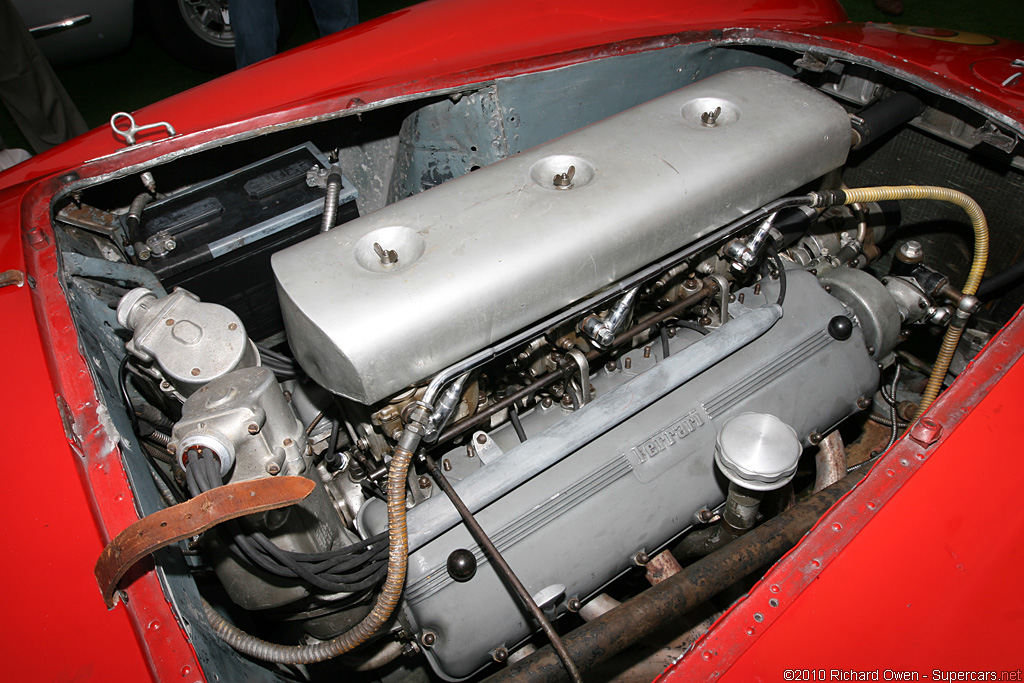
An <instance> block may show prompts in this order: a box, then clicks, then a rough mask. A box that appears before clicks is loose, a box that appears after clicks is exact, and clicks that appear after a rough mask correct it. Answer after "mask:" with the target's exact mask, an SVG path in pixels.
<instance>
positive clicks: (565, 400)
mask: <svg viewBox="0 0 1024 683" xmlns="http://www.w3.org/2000/svg"><path fill="white" fill-rule="evenodd" d="M562 405H563V406H565V407H566V408H568V407H570V406H572V396H570V395H569V392H568V391H567V392H565V393H564V394H562Z"/></svg>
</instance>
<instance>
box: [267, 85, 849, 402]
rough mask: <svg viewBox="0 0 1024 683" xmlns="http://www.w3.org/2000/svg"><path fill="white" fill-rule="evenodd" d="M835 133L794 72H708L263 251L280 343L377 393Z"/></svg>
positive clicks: (589, 289) (729, 200) (561, 297)
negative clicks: (268, 257) (274, 291)
mask: <svg viewBox="0 0 1024 683" xmlns="http://www.w3.org/2000/svg"><path fill="white" fill-rule="evenodd" d="M717 108H720V109H721V111H720V113H719V114H718V117H717V120H716V121H715V123H714V125H705V123H704V122H703V121H702V115H703V114H705V113H708V112H714V111H715V110H716V109H717ZM849 142H850V123H849V117H848V116H847V114H846V112H845V111H844V110H843V108H842V107H840V106H839V105H838V104H836V103H835V102H834V101H832V100H831V99H829V98H828V97H826V96H824V95H822V94H821V93H819V92H817V91H815V90H814V89H812V88H810V87H808V86H806V85H804V84H802V83H799V82H798V81H796V80H794V79H792V78H789V77H787V76H784V75H782V74H779V73H777V72H774V71H770V70H767V69H761V68H743V69H736V70H733V71H728V72H725V73H722V74H719V75H716V76H712V77H710V78H707V79H705V80H703V81H700V82H698V83H695V84H693V85H690V86H688V87H686V88H683V89H681V90H678V91H676V92H673V93H670V94H668V95H665V96H664V97H660V98H658V99H655V100H652V101H651V102H647V103H645V104H642V105H640V106H638V107H635V108H633V109H630V110H628V111H625V112H623V113H621V114H618V115H616V116H613V117H611V118H608V119H606V120H604V121H601V122H599V123H597V124H594V125H592V126H589V127H587V128H583V129H581V130H579V131H576V132H574V133H571V134H569V135H566V136H564V137H562V138H558V139H556V140H553V141H551V142H549V143H546V144H544V145H541V146H539V147H537V148H534V149H532V150H529V151H527V152H524V153H522V154H519V155H517V156H514V157H511V158H509V159H505V160H504V161H501V162H498V163H496V164H492V165H490V166H487V167H485V168H482V169H480V170H478V171H475V172H473V173H470V174H468V175H466V176H463V177H461V178H458V179H455V180H452V181H450V182H447V183H445V184H443V185H441V186H439V187H436V188H434V189H432V190H430V191H429V192H424V193H422V194H419V195H416V196H413V197H411V198H409V199H406V200H404V201H401V202H398V203H396V204H393V205H391V206H388V207H385V208H384V209H381V210H380V211H377V212H376V213H373V214H371V215H368V216H365V217H362V218H360V219H358V220H354V221H351V222H349V223H347V224H345V225H344V226H342V227H339V228H337V229H334V230H332V231H330V232H328V233H325V234H323V235H319V236H316V237H313V238H311V239H309V240H307V241H305V242H303V243H301V244H297V245H295V246H293V247H290V248H288V249H285V250H283V251H281V252H279V253H277V254H275V255H274V257H273V269H274V274H275V277H276V279H277V285H278V293H279V297H280V301H281V310H282V314H283V317H284V321H285V327H286V329H287V332H288V338H289V341H290V344H291V347H292V350H293V351H294V353H295V355H296V358H297V359H298V361H299V363H300V364H301V365H302V367H303V369H304V370H305V371H306V372H307V373H308V374H309V376H310V377H311V378H312V379H314V380H315V381H316V382H318V383H319V384H321V385H323V386H324V387H325V388H327V389H328V390H330V391H332V392H334V393H337V394H340V395H342V396H346V397H348V398H351V399H353V400H356V401H359V402H362V403H373V402H375V401H378V400H380V399H383V398H385V397H387V396H390V395H392V394H394V393H396V392H399V391H402V390H404V389H406V388H407V387H408V386H410V385H412V384H414V383H416V382H418V381H420V380H423V379H424V378H426V377H428V376H430V375H431V374H433V373H435V372H437V371H439V370H441V369H443V368H445V367H447V366H448V365H450V364H452V363H454V362H456V361H458V360H461V359H463V358H465V357H467V356H469V355H471V354H472V353H474V352H476V351H478V350H479V349H481V348H484V347H486V346H488V345H489V344H492V343H494V342H496V341H498V340H501V339H503V338H504V337H507V336H508V335H510V334H512V333H514V332H516V331H518V330H520V329H523V328H524V327H526V326H528V325H530V324H531V323H534V322H536V321H538V320H540V319H542V318H544V317H545V316H547V315H549V314H551V313H554V312H555V311H558V310H559V309H562V308H563V307H565V306H567V305H569V304H571V303H573V302H576V301H578V300H580V299H581V298H583V297H585V296H587V295H589V294H591V293H593V292H595V291H597V290H599V289H601V288H602V287H605V286H607V285H610V284H612V283H614V282H616V281H618V280H620V279H621V278H623V277H624V276H626V275H628V274H630V273H632V272H634V271H636V270H637V269H639V268H641V267H642V266H644V265H646V264H648V263H650V262H652V261H654V260H656V259H658V258H659V257H661V256H664V255H665V254H668V253H671V252H673V251H675V250H677V249H680V248H682V247H685V246H686V245H688V244H690V243H692V242H694V241H695V240H697V239H699V238H700V237H701V236H703V235H705V234H707V233H708V232H709V231H711V230H713V229H716V228H719V227H721V226H722V225H724V224H725V223H727V222H729V221H731V220H734V219H737V218H739V217H741V216H743V215H745V214H746V213H748V212H750V211H752V210H754V209H756V208H758V207H760V206H762V205H763V204H765V203H767V202H768V201H770V200H773V199H775V198H777V197H779V196H780V195H783V194H786V193H788V192H791V191H793V190H795V189H796V188H798V187H800V186H802V185H804V184H806V183H808V182H810V181H812V180H814V179H816V178H818V177H820V176H821V175H823V174H825V173H826V172H828V171H831V170H833V169H835V168H837V167H839V166H840V165H842V163H843V162H844V161H845V160H846V154H847V150H848V149H849ZM570 166H573V167H574V168H575V176H574V178H573V181H572V186H571V187H570V188H568V189H558V188H556V187H555V186H554V182H553V179H554V176H555V174H558V173H563V172H566V171H567V170H568V168H569V167H570ZM375 244H377V245H380V247H381V248H382V250H384V251H390V250H393V251H394V252H396V254H397V262H395V263H392V264H384V263H382V262H381V258H380V257H379V256H378V253H377V252H376V250H375V247H374V245H375Z"/></svg>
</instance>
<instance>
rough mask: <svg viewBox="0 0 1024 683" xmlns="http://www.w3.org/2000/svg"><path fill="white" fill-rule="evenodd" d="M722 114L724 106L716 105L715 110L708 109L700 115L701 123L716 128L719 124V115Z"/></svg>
mask: <svg viewBox="0 0 1024 683" xmlns="http://www.w3.org/2000/svg"><path fill="white" fill-rule="evenodd" d="M721 115H722V108H721V107H715V110H714V111H706V112H704V113H703V114H701V115H700V123H701V125H702V126H707V127H708V128H714V127H715V126H717V125H718V117H719V116H721Z"/></svg>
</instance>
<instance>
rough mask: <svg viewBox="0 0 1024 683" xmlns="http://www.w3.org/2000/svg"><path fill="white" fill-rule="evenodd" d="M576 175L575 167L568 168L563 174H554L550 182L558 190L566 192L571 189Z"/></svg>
mask: <svg viewBox="0 0 1024 683" xmlns="http://www.w3.org/2000/svg"><path fill="white" fill-rule="evenodd" d="M575 175H576V167H575V166H570V167H569V168H568V170H566V172H565V173H556V174H555V178H554V180H553V181H552V182H553V183H554V186H555V187H556V188H557V189H559V190H568V189H569V188H570V187H572V179H573V177H574V176H575Z"/></svg>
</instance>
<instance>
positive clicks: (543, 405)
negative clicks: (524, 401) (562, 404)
mask: <svg viewBox="0 0 1024 683" xmlns="http://www.w3.org/2000/svg"><path fill="white" fill-rule="evenodd" d="M552 403H554V401H552V400H551V397H550V396H545V397H544V398H542V399H541V401H540V407H541V408H550V407H551V404H552Z"/></svg>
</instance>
